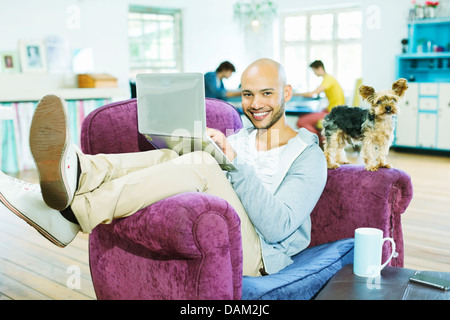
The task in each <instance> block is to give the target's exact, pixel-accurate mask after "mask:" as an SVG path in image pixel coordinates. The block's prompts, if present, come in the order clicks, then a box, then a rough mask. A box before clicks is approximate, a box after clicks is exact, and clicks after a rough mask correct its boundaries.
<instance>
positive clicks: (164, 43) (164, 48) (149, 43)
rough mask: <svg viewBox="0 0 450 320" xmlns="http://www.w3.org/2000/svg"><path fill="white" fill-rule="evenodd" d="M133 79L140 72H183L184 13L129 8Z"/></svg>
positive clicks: (129, 36) (138, 7)
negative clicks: (182, 26) (182, 23)
mask: <svg viewBox="0 0 450 320" xmlns="http://www.w3.org/2000/svg"><path fill="white" fill-rule="evenodd" d="M128 39H129V46H130V69H131V70H130V77H131V78H134V77H135V76H136V74H137V73H149V72H155V73H157V72H181V71H182V63H181V61H182V59H181V53H182V43H181V11H180V10H172V9H156V8H147V7H141V6H130V8H129V13H128Z"/></svg>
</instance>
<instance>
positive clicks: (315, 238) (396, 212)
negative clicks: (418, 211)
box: [311, 165, 413, 267]
mask: <svg viewBox="0 0 450 320" xmlns="http://www.w3.org/2000/svg"><path fill="white" fill-rule="evenodd" d="M412 195H413V189H412V183H411V177H410V176H409V175H408V174H407V173H405V172H404V171H402V170H398V169H381V170H379V171H377V172H369V171H366V170H364V167H363V166H360V165H346V166H342V167H340V168H339V169H336V170H329V171H328V181H327V184H326V187H325V190H324V192H323V194H322V196H321V198H320V199H319V202H318V203H317V206H316V207H315V209H314V210H313V212H312V214H311V220H312V231H311V238H312V239H311V246H316V245H319V244H322V243H327V242H333V241H337V240H339V239H345V238H353V237H354V231H355V229H357V228H361V227H371V228H378V229H381V230H382V231H383V233H384V236H385V237H391V238H393V239H394V241H395V243H396V248H397V255H394V258H393V259H392V260H391V263H390V265H392V266H397V267H402V266H403V262H404V247H403V232H402V226H401V214H402V213H404V212H405V210H406V208H407V207H408V205H409V204H410V202H411V199H412ZM385 246H389V247H390V244H385ZM389 247H385V248H384V250H383V261H385V260H386V259H387V257H388V256H389V253H390V248H389ZM387 249H389V250H387Z"/></svg>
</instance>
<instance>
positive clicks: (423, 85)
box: [394, 19, 450, 151]
mask: <svg viewBox="0 0 450 320" xmlns="http://www.w3.org/2000/svg"><path fill="white" fill-rule="evenodd" d="M408 30H409V47H408V52H407V53H405V54H402V55H399V56H397V57H396V59H397V61H396V62H397V64H396V65H397V78H405V79H408V81H409V89H408V91H407V93H406V97H405V99H404V101H403V102H402V103H401V105H400V108H401V113H400V115H399V116H398V119H397V127H396V131H395V139H394V146H396V147H409V148H417V149H428V150H443V151H450V19H430V20H418V21H414V22H411V23H410V24H409V25H408Z"/></svg>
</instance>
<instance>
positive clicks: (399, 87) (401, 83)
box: [392, 78, 408, 97]
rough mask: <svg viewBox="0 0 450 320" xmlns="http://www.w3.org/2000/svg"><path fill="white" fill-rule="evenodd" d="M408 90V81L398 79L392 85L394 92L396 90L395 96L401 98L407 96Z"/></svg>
mask: <svg viewBox="0 0 450 320" xmlns="http://www.w3.org/2000/svg"><path fill="white" fill-rule="evenodd" d="M406 89H408V81H407V80H406V79H403V78H402V79H398V80H397V81H396V82H394V84H393V85H392V90H394V92H395V94H396V95H398V96H399V97H403V96H404V95H405V92H406Z"/></svg>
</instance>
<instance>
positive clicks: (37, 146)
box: [30, 96, 72, 211]
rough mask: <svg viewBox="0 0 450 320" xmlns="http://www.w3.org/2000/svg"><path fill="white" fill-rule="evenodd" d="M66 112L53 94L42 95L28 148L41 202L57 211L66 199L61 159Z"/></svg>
mask: <svg viewBox="0 0 450 320" xmlns="http://www.w3.org/2000/svg"><path fill="white" fill-rule="evenodd" d="M67 130H68V128H67V114H66V110H65V106H64V102H63V100H62V99H61V98H59V97H57V96H45V97H44V98H43V99H42V100H41V101H40V102H39V104H38V106H37V108H36V111H35V113H34V115H33V120H32V122H31V127H30V150H31V154H32V155H33V158H34V161H35V163H36V167H37V171H38V174H39V181H40V185H41V191H42V197H43V198H44V201H45V203H46V204H47V205H48V206H49V207H50V208H53V209H55V210H58V211H61V210H64V209H65V208H67V206H69V204H70V201H71V200H72V199H70V197H69V190H68V187H67V186H68V184H67V180H66V177H65V175H64V163H62V160H63V159H64V156H65V152H66V150H67V145H68V134H67Z"/></svg>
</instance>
